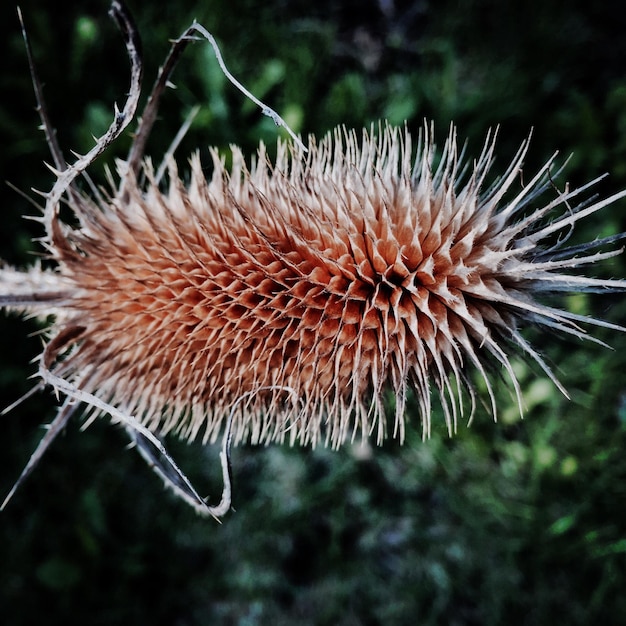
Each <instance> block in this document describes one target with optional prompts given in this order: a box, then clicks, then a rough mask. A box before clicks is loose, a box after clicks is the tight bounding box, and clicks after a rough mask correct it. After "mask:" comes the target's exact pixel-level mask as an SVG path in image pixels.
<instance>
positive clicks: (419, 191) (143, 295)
mask: <svg viewBox="0 0 626 626" xmlns="http://www.w3.org/2000/svg"><path fill="white" fill-rule="evenodd" d="M430 150H431V147H430V146H429V145H428V142H426V145H425V147H424V154H423V155H422V161H421V170H419V171H412V160H411V159H412V156H411V146H410V138H409V137H408V135H402V134H401V133H400V131H398V130H393V129H385V130H384V131H383V132H381V134H380V135H379V136H378V137H370V136H365V137H364V139H363V142H362V144H361V145H359V143H358V141H357V138H356V137H355V136H354V135H352V134H346V135H343V136H342V135H341V134H340V133H339V132H337V133H336V135H335V137H334V140H333V139H331V138H327V139H326V140H324V141H323V142H322V143H321V144H320V145H319V146H315V145H312V146H311V149H310V152H309V154H308V156H307V158H306V161H304V160H302V159H298V158H295V157H294V158H293V159H291V158H290V156H289V154H288V152H287V149H286V148H285V146H279V154H278V157H277V161H276V164H275V165H274V166H273V167H270V166H269V165H268V163H267V160H266V157H265V155H264V152H263V150H261V152H260V154H259V159H258V162H257V164H256V165H255V166H254V167H253V168H252V169H251V170H250V171H249V170H247V169H246V168H245V166H244V162H243V157H242V155H241V153H240V152H239V151H238V150H236V149H235V150H234V154H233V166H232V170H231V172H230V174H229V173H227V172H226V171H225V168H224V164H223V161H221V160H220V159H219V158H218V156H217V155H216V154H213V160H214V173H213V176H212V179H211V180H210V181H207V180H206V178H205V176H204V174H203V172H202V169H201V166H200V163H199V159H198V158H194V159H193V160H192V179H191V183H190V185H189V187H188V188H185V187H184V186H183V185H182V183H181V182H180V180H179V178H178V175H177V172H176V168H175V167H174V165H173V164H172V165H171V167H170V180H171V183H170V187H169V191H168V193H167V194H162V193H161V192H160V191H159V190H158V188H157V186H156V185H155V184H154V183H153V182H150V184H149V185H148V187H147V189H146V190H145V191H142V190H140V189H139V188H138V187H137V186H136V185H131V186H130V187H129V188H128V189H127V191H128V196H127V199H126V200H125V201H124V202H122V201H121V200H120V199H119V198H117V199H113V200H112V201H111V202H110V203H108V204H105V205H104V206H95V205H94V204H92V203H91V202H89V201H85V202H84V203H83V204H81V206H80V207H78V208H77V212H78V213H79V216H80V217H81V222H82V224H83V225H84V226H83V228H82V229H81V230H78V231H74V232H73V233H72V234H71V235H70V239H71V242H72V243H71V245H69V244H68V246H67V249H66V250H65V251H64V253H63V255H61V269H62V272H63V273H64V274H66V275H67V276H69V277H70V278H71V279H72V280H73V281H74V283H75V285H76V288H77V289H76V297H75V299H74V302H73V312H72V313H71V315H70V317H71V321H70V322H68V323H71V324H74V325H76V326H78V327H81V328H84V332H83V333H82V334H81V336H80V342H79V343H78V344H77V348H76V350H75V351H74V352H72V353H70V354H69V356H68V357H67V358H66V359H65V360H64V361H63V362H62V363H60V364H59V368H61V370H60V372H61V373H62V374H64V375H65V376H69V377H71V378H72V379H73V380H74V381H75V382H76V384H77V385H78V386H80V387H81V388H82V389H84V390H86V391H89V392H92V393H95V394H97V395H98V396H99V397H101V398H103V399H104V400H105V401H107V402H110V403H112V404H114V405H115V406H118V407H119V408H121V409H122V410H124V411H127V412H128V413H129V414H132V415H134V416H135V417H137V418H138V419H140V420H141V421H142V422H143V423H145V424H146V425H147V426H148V427H150V428H151V429H153V430H158V431H170V430H176V431H178V432H180V433H181V435H182V436H184V437H187V438H193V437H196V436H199V435H200V436H202V437H203V438H204V439H205V440H214V439H215V438H216V437H217V436H218V432H219V429H220V425H221V423H222V420H223V418H224V417H225V415H228V412H229V410H230V408H231V407H232V406H233V405H234V404H235V402H236V401H237V399H238V398H241V397H242V396H245V401H242V402H241V403H240V404H239V405H238V414H237V420H236V424H237V429H236V436H237V437H236V438H237V439H241V438H250V439H251V440H252V441H253V442H264V441H270V440H274V439H277V440H283V439H285V438H287V439H288V440H291V441H292V442H293V441H300V442H302V443H306V442H309V443H315V442H316V441H318V440H320V439H325V440H326V441H327V442H329V443H331V444H332V445H339V444H341V443H342V442H343V441H345V440H346V439H348V438H351V437H352V436H353V435H354V433H356V432H358V431H360V430H362V431H363V432H365V433H370V432H371V431H372V430H373V431H374V432H375V433H376V436H377V438H378V439H380V438H382V437H383V436H384V434H385V429H386V426H385V420H384V413H383V401H382V394H383V392H384V389H385V388H389V389H391V390H392V391H393V393H394V396H395V403H396V409H395V426H394V433H395V434H397V435H399V436H402V429H403V420H404V406H405V399H406V390H407V384H409V385H410V386H411V387H412V388H414V389H415V390H416V397H417V398H418V402H419V404H420V408H421V413H422V418H423V419H424V421H425V423H427V422H428V415H429V414H430V384H431V383H432V382H434V384H435V385H436V387H437V388H438V389H439V392H440V394H441V395H442V396H445V395H447V396H448V397H449V398H450V399H451V403H450V404H451V409H448V403H447V402H445V401H444V405H445V407H446V412H447V414H448V413H449V414H448V417H449V419H450V420H451V421H452V420H456V412H457V401H458V398H457V397H456V396H457V394H458V391H457V390H456V388H453V386H452V384H451V382H450V381H451V374H452V375H453V376H455V377H456V378H460V377H461V376H462V374H461V372H460V368H461V367H462V365H463V361H464V360H470V361H472V362H474V364H475V365H478V366H479V367H480V362H479V359H478V358H477V357H476V354H475V351H476V346H477V345H478V344H479V343H480V342H481V341H484V340H485V338H486V337H487V335H488V332H487V328H486V325H485V321H484V317H485V315H487V316H489V315H491V313H490V312H489V311H488V310H486V309H485V306H486V305H484V304H481V300H480V299H479V300H477V301H475V300H474V299H472V297H471V292H472V289H474V288H475V287H476V285H477V284H479V283H480V284H481V285H483V286H484V283H483V280H484V279H485V278H488V275H489V274H490V272H492V270H493V268H492V267H489V266H488V263H487V262H486V259H489V254H488V253H490V254H493V253H494V250H493V249H489V245H487V244H490V242H491V244H493V242H492V241H491V240H490V239H489V238H488V231H489V226H490V220H491V217H492V211H493V209H492V207H490V206H486V207H485V206H481V205H480V202H479V199H478V197H477V193H478V191H477V187H478V185H477V184H476V182H475V181H474V182H472V181H470V182H469V183H468V184H467V186H466V187H465V189H464V190H463V191H462V192H460V193H458V194H457V193H456V192H455V190H454V189H453V185H454V176H455V174H456V172H455V169H454V168H455V167H456V165H455V163H454V154H453V152H454V151H453V146H451V147H449V152H448V157H447V159H448V160H447V164H446V165H445V168H446V169H443V170H441V171H440V172H439V173H433V172H432V170H431V161H432V154H431V152H430ZM149 174H150V172H149V168H148V175H149ZM506 245H508V242H503V243H502V246H501V249H502V250H504V249H505V247H506ZM492 248H493V245H492ZM76 250H79V251H80V252H76ZM490 321H491V322H493V323H498V320H496V319H495V318H494V319H492V320H490Z"/></svg>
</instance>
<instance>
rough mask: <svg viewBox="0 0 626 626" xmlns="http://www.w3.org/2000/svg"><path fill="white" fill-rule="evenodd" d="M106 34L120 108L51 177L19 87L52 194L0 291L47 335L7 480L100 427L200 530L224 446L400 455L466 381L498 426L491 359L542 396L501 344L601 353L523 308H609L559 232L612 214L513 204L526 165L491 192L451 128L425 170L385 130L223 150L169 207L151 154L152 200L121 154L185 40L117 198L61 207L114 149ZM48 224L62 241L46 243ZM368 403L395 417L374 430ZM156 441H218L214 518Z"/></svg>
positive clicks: (195, 167) (579, 320)
mask: <svg viewBox="0 0 626 626" xmlns="http://www.w3.org/2000/svg"><path fill="white" fill-rule="evenodd" d="M112 12H113V15H114V16H115V17H116V19H117V20H118V21H119V23H120V25H121V27H122V32H123V33H124V34H125V38H126V43H127V48H128V51H129V56H130V59H131V63H132V80H131V89H130V96H129V98H128V101H127V103H126V106H125V108H124V109H123V110H122V111H116V114H115V120H114V122H113V124H112V126H111V128H110V129H109V131H108V133H107V134H106V135H105V136H104V137H102V138H101V139H100V140H99V141H98V143H97V145H96V146H95V148H94V149H93V150H92V152H90V153H89V154H88V155H86V156H85V157H81V158H79V159H78V160H77V161H76V162H75V163H74V164H73V165H71V166H66V165H65V161H64V159H63V158H62V156H61V152H60V149H59V148H58V146H57V145H56V143H55V140H54V133H53V132H52V130H51V125H50V123H49V121H48V120H47V117H46V115H45V107H44V106H43V101H42V98H41V95H40V93H39V91H40V90H39V87H38V81H37V80H36V79H35V81H34V82H35V88H36V90H37V92H38V100H39V103H40V108H41V110H42V119H43V122H44V127H45V129H46V131H47V136H48V139H49V143H50V145H51V148H52V152H53V157H54V160H55V167H56V172H55V173H56V175H57V183H56V184H55V186H54V188H53V189H52V191H51V192H50V193H49V194H47V196H46V204H45V208H44V211H43V217H42V222H43V224H44V226H45V232H46V234H45V238H44V240H43V244H44V246H45V249H46V253H47V257H48V260H49V261H50V262H52V265H53V267H52V268H51V269H46V270H42V269H41V268H40V267H39V266H37V267H34V268H31V269H29V270H25V271H16V270H13V269H11V268H7V267H4V268H2V269H1V270H0V303H1V304H2V305H3V306H4V307H5V308H8V309H14V310H20V311H23V312H26V313H28V314H30V315H35V316H41V317H48V316H49V315H50V314H51V313H52V314H54V321H53V322H52V324H51V325H50V327H49V328H48V334H49V340H48V341H47V343H46V345H45V347H44V349H43V353H42V355H41V358H40V366H39V373H40V375H41V381H42V382H41V384H40V387H41V386H43V385H44V384H49V385H51V386H52V387H53V388H55V389H56V390H58V391H60V392H62V393H63V394H64V395H65V396H66V398H67V399H66V401H65V402H64V404H63V405H62V406H61V408H60V411H59V415H58V417H57V419H56V420H55V422H54V423H53V425H52V428H51V429H50V430H49V432H48V434H47V435H46V437H45V438H44V440H43V441H42V444H41V445H40V447H39V449H38V450H37V451H36V453H35V454H34V455H33V457H32V459H31V462H30V463H29V465H28V466H27V468H26V470H25V474H26V473H28V471H30V469H32V467H34V465H35V464H36V463H37V461H38V460H39V458H40V456H41V454H42V453H43V451H44V450H45V448H46V446H47V445H48V444H49V443H50V441H52V439H53V438H54V436H55V435H56V433H57V432H58V431H59V429H61V428H62V427H63V426H64V424H65V423H66V421H67V419H68V418H69V417H70V415H71V414H72V413H73V412H74V411H75V410H76V408H77V406H78V405H79V404H80V403H81V402H82V403H84V404H86V405H87V406H88V407H90V410H89V412H88V416H89V418H90V419H93V418H95V417H96V416H98V415H102V414H109V415H110V416H111V417H112V418H113V420H114V421H119V422H121V423H122V424H124V425H125V426H126V427H127V429H128V430H129V432H130V433H131V435H132V436H133V438H134V441H135V442H136V443H137V444H138V447H139V449H140V451H141V452H142V453H143V454H144V456H146V457H147V458H148V460H149V461H150V462H151V464H153V465H154V466H155V468H156V469H157V471H159V472H160V473H161V474H162V475H163V477H164V478H165V479H166V482H168V483H169V484H170V486H172V487H174V488H175V489H176V490H177V492H178V493H179V495H182V496H183V497H185V498H186V499H187V500H188V501H190V502H191V503H192V504H193V505H194V506H196V508H198V510H200V511H203V512H207V513H210V514H213V515H216V516H218V515H221V514H223V513H225V512H226V511H227V510H228V508H229V506H230V480H229V474H228V472H229V460H228V450H229V447H230V443H231V438H232V439H233V441H234V442H240V441H244V440H245V441H250V442H252V443H269V442H272V441H279V442H283V441H288V442H289V443H291V444H295V443H299V444H308V445H315V444H317V443H318V442H323V443H325V444H329V445H332V446H333V447H338V446H340V445H341V444H343V443H344V442H346V441H351V440H353V438H354V437H355V436H364V437H370V436H372V437H374V438H375V439H376V441H377V442H381V441H382V440H383V439H384V438H385V437H386V436H388V435H390V436H393V437H397V438H399V439H403V437H404V431H405V420H406V417H407V416H406V411H405V407H406V400H407V394H408V393H409V391H411V392H412V393H413V394H414V395H415V398H416V399H417V403H418V405H419V413H420V415H419V417H420V419H421V423H422V428H423V433H424V436H428V435H429V433H430V415H431V390H435V391H436V393H437V395H438V397H439V399H440V402H441V405H442V406H443V410H444V414H445V416H446V420H447V425H448V430H449V431H450V432H451V433H452V432H454V431H455V430H456V425H457V422H458V420H459V418H460V416H462V415H463V414H464V406H463V400H464V398H465V399H469V401H470V405H471V406H470V409H469V418H470V419H471V416H472V414H473V412H474V409H475V396H476V394H475V391H474V385H473V383H472V380H473V376H474V374H475V373H476V372H477V373H478V374H479V376H480V378H481V379H482V380H483V381H484V385H485V386H486V389H487V391H486V396H487V398H489V400H490V405H491V412H492V413H493V414H494V415H495V414H496V411H497V408H496V401H495V396H494V392H493V390H492V387H491V383H490V380H491V372H492V371H493V370H500V371H503V372H505V373H506V374H508V378H509V379H510V381H511V383H512V386H513V388H514V390H515V393H516V395H517V399H518V403H519V407H520V411H521V410H522V397H521V392H520V388H519V385H518V382H517V380H516V376H515V372H514V371H513V367H512V365H511V355H512V354H520V353H521V354H522V355H524V356H525V357H527V358H528V359H529V360H531V361H534V362H535V363H536V364H538V365H539V367H540V368H541V369H543V371H544V372H545V373H546V374H547V375H548V376H549V377H550V378H551V379H552V381H553V382H554V384H555V385H556V386H557V387H558V388H559V389H560V390H561V391H562V392H563V393H566V391H565V389H564V388H563V387H562V386H561V384H560V383H559V381H558V380H557V379H556V378H555V376H554V375H553V373H552V372H551V370H550V368H549V367H548V365H547V364H546V363H545V362H544V360H543V359H542V357H541V356H540V354H539V353H538V352H537V351H536V350H535V349H534V348H533V347H532V346H531V345H529V343H528V342H527V341H526V340H525V339H524V337H523V336H522V334H521V332H520V329H522V328H523V327H524V326H527V325H541V326H544V327H547V328H548V330H550V331H552V330H558V331H562V332H564V333H567V334H569V335H573V336H575V337H579V338H586V337H587V335H586V333H585V330H584V328H583V327H582V326H581V325H585V324H591V325H596V326H604V327H606V328H612V329H615V330H619V331H623V330H625V329H624V328H621V327H620V326H617V325H615V324H611V323H608V322H605V321H601V320H598V319H595V318H591V317H582V316H580V315H576V314H574V313H570V312H568V311H565V310H561V309H558V308H554V307H553V306H549V305H548V304H547V303H546V302H547V298H548V297H550V296H552V295H554V294H557V295H558V294H563V293H570V292H589V291H602V292H607V291H614V290H621V289H624V288H626V281H621V280H602V279H598V278H592V277H588V276H586V275H584V274H581V273H577V272H576V269H577V268H581V267H585V266H588V265H591V264H594V263H596V262H599V261H602V260H604V259H607V258H609V257H612V256H615V255H616V254H619V253H620V252H621V250H619V249H615V244H616V243H617V242H618V241H619V240H620V239H622V237H623V235H616V236H613V237H607V238H604V239H597V240H595V241H592V242H589V243H586V244H582V245H568V243H567V241H568V235H569V233H570V231H571V230H572V229H573V228H574V227H575V226H576V224H577V223H578V222H579V221H580V220H583V219H584V218H586V217H588V216H589V215H591V214H593V213H596V212H598V211H600V210H602V209H604V208H605V207H607V206H609V205H611V204H612V203H614V202H615V201H617V200H618V199H620V198H622V197H624V196H625V195H626V192H621V193H618V194H616V195H614V196H612V197H610V198H607V199H604V200H597V199H592V200H591V201H585V200H584V199H583V200H582V201H581V200H580V198H583V197H584V192H586V191H587V190H588V188H589V187H590V186H591V185H593V184H594V183H595V182H596V181H592V182H591V183H589V185H585V186H584V187H582V188H580V189H576V190H568V189H566V190H565V191H564V192H556V188H555V186H554V183H553V182H552V180H553V175H552V168H553V165H554V158H553V159H551V160H550V161H549V162H548V163H546V164H545V165H544V167H543V168H541V170H540V171H539V172H537V174H536V175H534V176H533V177H532V178H531V179H530V180H529V181H528V182H527V183H526V184H525V185H522V184H520V183H521V176H520V175H521V171H522V166H523V162H524V158H525V156H526V152H527V148H528V142H525V143H524V144H523V145H522V146H521V148H520V150H519V152H518V153H517V155H516V156H515V158H514V159H513V161H512V163H511V164H510V165H509V166H508V168H507V169H506V171H505V173H504V174H503V175H502V176H501V177H500V178H499V179H497V180H496V181H495V182H494V183H492V184H491V185H489V184H488V176H489V173H490V168H491V166H492V163H493V161H494V151H495V134H490V135H489V136H488V138H487V140H486V142H485V146H484V149H483V151H482V153H481V154H480V156H479V158H478V160H477V161H475V162H474V163H469V162H467V161H466V160H464V159H463V158H462V156H460V155H459V153H458V148H457V139H456V133H455V130H454V128H452V129H451V130H450V133H449V136H448V138H447V141H446V142H445V145H444V147H443V151H442V152H441V154H440V155H439V156H437V155H436V152H435V148H434V143H433V131H432V129H431V128H429V127H428V126H425V127H424V128H423V129H422V131H421V132H420V134H419V138H418V141H417V146H416V149H415V150H414V149H413V145H412V139H411V135H410V133H409V131H408V130H407V129H398V128H393V127H390V126H388V125H386V124H381V125H380V126H379V127H377V128H372V129H370V130H369V131H367V132H366V131H364V132H363V133H362V134H359V133H356V132H353V131H347V130H345V129H338V130H336V131H334V132H333V133H331V134H329V135H327V136H326V137H325V138H324V139H322V140H321V141H320V142H319V143H318V142H316V141H315V139H314V138H310V139H309V144H308V148H305V147H304V146H303V145H302V144H301V142H300V141H299V140H298V139H296V140H295V142H294V143H293V144H290V143H283V142H279V145H278V156H277V157H276V159H275V161H274V162H273V163H270V161H269V159H268V157H267V155H266V152H265V148H264V147H263V145H261V146H260V148H259V152H258V156H257V158H256V161H254V162H253V163H252V165H250V166H247V165H246V162H245V158H244V155H243V154H242V153H241V152H240V151H239V150H238V149H237V148H233V152H232V166H231V167H230V168H229V169H227V168H226V166H225V160H224V158H223V157H221V156H220V155H219V154H218V153H217V152H216V151H212V152H211V155H212V160H213V171H212V176H211V178H210V179H207V178H206V176H205V173H204V171H203V169H202V167H201V165H200V158H199V156H198V155H194V156H193V157H192V158H191V180H190V183H189V184H188V185H186V186H185V185H184V184H183V183H182V182H181V179H180V178H179V175H178V171H177V166H176V164H175V162H174V160H173V158H172V156H171V154H170V155H168V157H167V159H166V166H167V179H168V182H167V184H163V183H161V173H160V172H159V173H155V170H154V168H153V166H152V164H151V162H150V161H149V160H146V159H144V147H145V140H146V138H147V136H148V134H149V132H150V127H151V125H152V123H153V121H154V119H155V116H156V111H157V107H158V102H159V99H160V96H161V93H162V91H163V88H164V86H165V83H166V81H167V79H168V77H169V75H170V73H171V71H172V69H173V67H174V65H175V63H176V61H177V60H178V58H179V56H180V53H181V52H182V50H183V48H184V47H185V45H187V43H188V42H189V41H190V40H191V39H192V38H193V36H194V35H195V34H200V35H202V36H203V37H205V38H207V39H208V40H209V41H210V42H211V43H212V44H213V45H214V47H215V48H216V46H215V42H214V41H213V39H212V37H211V36H210V34H209V33H207V32H206V31H205V30H204V29H202V27H200V26H199V25H197V24H194V25H193V26H192V27H191V28H190V29H189V30H188V31H187V32H186V33H185V34H184V35H183V36H182V37H181V38H180V39H179V40H178V41H177V42H175V44H174V46H173V48H172V52H171V54H170V56H169V57H168V59H167V60H166V63H165V64H164V66H163V69H162V71H161V74H160V76H159V78H158V80H157V82H156V84H155V86H154V89H153V91H152V94H151V96H150V99H149V102H148V105H147V108H146V110H145V111H144V113H143V115H142V117H141V121H140V124H139V128H138V131H137V133H136V139H135V142H134V145H133V149H132V150H131V153H130V155H129V157H128V159H127V160H126V161H124V162H122V163H120V164H119V167H118V172H117V174H118V176H119V184H114V183H112V185H111V191H110V192H109V194H108V195H104V194H102V193H100V192H97V191H95V190H94V193H93V195H92V196H91V197H88V196H86V195H84V194H81V193H79V192H78V191H76V190H75V188H74V186H73V183H74V181H75V180H76V178H77V177H78V176H80V175H81V174H83V172H84V171H85V169H86V168H87V167H88V166H89V165H90V164H91V163H92V162H93V161H94V159H95V158H96V157H97V156H98V155H99V154H100V153H101V152H102V151H103V150H105V149H106V147H107V146H108V145H109V144H110V143H111V141H113V139H114V138H115V137H117V136H118V135H119V134H120V133H121V132H122V131H123V129H124V128H126V126H127V125H128V123H129V122H130V121H131V119H132V118H133V115H134V112H135V108H136V105H137V98H138V95H139V82H140V78H141V60H140V59H139V56H138V53H137V50H138V44H137V43H136V41H135V39H136V34H135V29H134V26H133V25H132V22H131V21H130V19H129V18H128V16H127V15H126V14H125V12H124V11H123V9H122V8H121V7H120V5H118V4H117V3H114V4H113V9H112ZM216 53H217V54H218V59H219V60H220V63H221V65H222V69H223V70H224V72H225V73H226V74H227V76H228V77H229V78H230V79H231V80H232V81H233V82H235V83H236V81H235V80H234V78H232V76H230V74H228V72H227V70H226V68H225V67H224V65H223V62H222V61H221V57H220V56H219V51H218V50H217V48H216ZM33 72H34V70H33ZM236 85H237V86H238V87H239V88H241V89H242V90H243V87H241V85H239V84H238V83H236ZM244 91H245V90H244ZM245 93H246V94H247V95H249V96H250V94H248V93H247V92H245ZM250 97H252V96H250ZM255 101H256V100H255ZM256 102H257V104H259V105H260V106H262V107H263V109H264V112H265V113H267V114H270V115H271V116H272V117H273V118H274V119H275V121H276V122H277V123H279V124H282V120H281V119H280V118H279V117H278V116H277V115H276V114H275V113H274V112H273V111H271V110H270V109H267V108H266V107H265V106H264V105H262V103H260V102H258V101H256ZM140 181H142V182H140ZM546 197H547V198H548V199H547V200H545V199H543V198H546ZM63 202H64V203H65V204H67V206H69V208H70V209H71V211H72V214H73V216H74V217H75V218H76V224H73V225H69V224H66V223H63V222H62V221H61V219H60V217H59V209H60V206H61V204H62V203H63ZM387 391H389V392H391V395H392V397H393V398H394V399H395V409H393V412H394V415H393V419H392V422H391V423H390V424H389V425H388V422H387V419H386V417H385V402H384V400H383V396H384V394H385V392H387ZM465 413H467V411H465ZM169 432H174V433H176V434H177V435H179V436H181V437H183V438H185V439H189V440H192V439H196V438H201V439H202V441H204V442H213V441H215V440H217V439H218V438H219V437H220V436H222V438H223V439H222V441H223V443H222V446H223V447H222V468H223V472H224V477H225V488H224V493H223V497H222V502H221V503H220V504H219V505H217V506H209V505H207V504H206V502H205V501H204V500H203V499H202V498H200V496H199V495H198V494H197V493H196V492H195V490H194V489H193V487H192V486H191V485H190V484H189V482H188V481H187V479H186V478H185V476H184V475H183V474H182V472H180V471H179V470H178V468H176V466H175V464H174V462H173V461H172V460H171V458H170V457H169V456H167V453H166V452H165V451H164V449H163V448H162V445H161V443H160V441H159V440H158V439H157V438H156V435H163V434H166V433H169ZM25 474H24V475H25Z"/></svg>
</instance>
